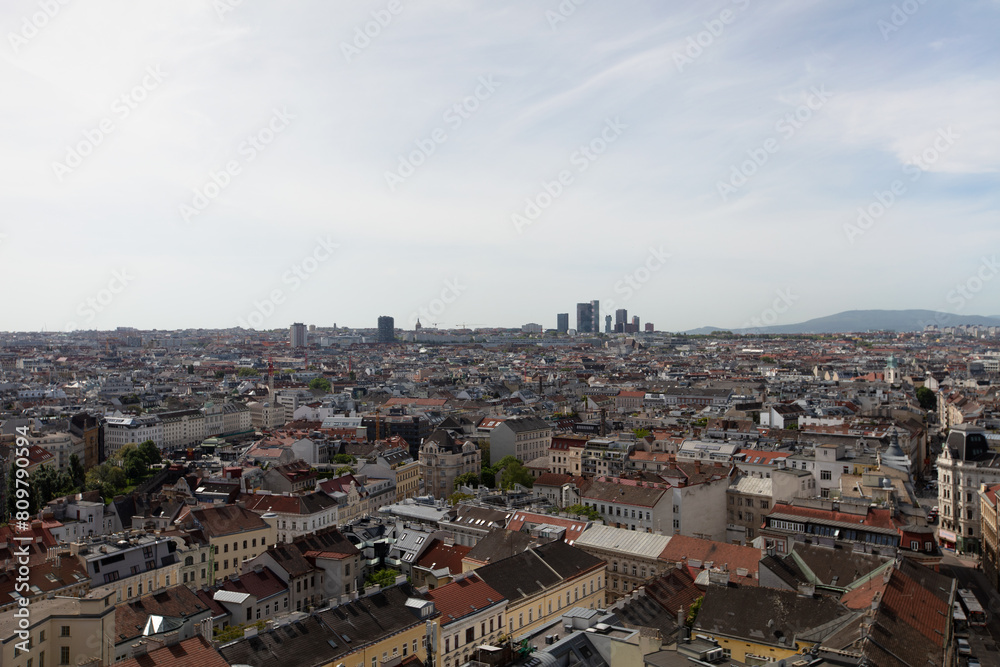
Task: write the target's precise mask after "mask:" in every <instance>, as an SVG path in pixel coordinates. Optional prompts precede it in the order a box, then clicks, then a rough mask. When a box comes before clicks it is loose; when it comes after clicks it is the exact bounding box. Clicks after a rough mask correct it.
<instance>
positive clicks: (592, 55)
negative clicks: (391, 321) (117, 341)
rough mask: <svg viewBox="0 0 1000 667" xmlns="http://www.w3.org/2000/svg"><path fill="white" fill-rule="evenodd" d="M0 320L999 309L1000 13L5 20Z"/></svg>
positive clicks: (178, 5) (704, 316)
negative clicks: (596, 306)
mask: <svg viewBox="0 0 1000 667" xmlns="http://www.w3.org/2000/svg"><path fill="white" fill-rule="evenodd" d="M0 33H2V35H3V40H2V43H0V90H2V94H0V119H2V121H3V122H2V124H3V132H2V134H0V211H2V213H0V276H2V280H3V282H4V284H5V286H6V289H4V292H3V294H4V296H3V303H4V306H5V307H4V308H3V309H2V310H0V330H7V331H25V330H47V331H59V330H76V329H111V328H115V327H118V326H133V327H138V328H143V329H152V328H157V329H180V328H193V327H205V328H227V327H234V326H244V327H251V328H256V329H280V328H287V327H288V325H289V324H290V323H292V322H296V321H298V322H305V323H307V324H315V325H317V326H320V327H325V326H333V325H334V324H337V325H338V326H341V327H343V326H347V327H374V326H375V325H376V321H377V318H378V317H379V316H380V315H390V316H393V317H394V318H395V321H396V326H397V327H401V328H410V327H411V326H412V324H413V323H414V322H415V321H416V319H417V318H419V319H420V320H421V323H422V324H423V325H424V326H438V327H440V328H453V327H456V326H463V325H465V326H469V327H481V326H520V325H522V324H525V323H529V322H532V323H540V324H542V325H543V326H545V327H546V328H553V327H555V325H556V314H557V313H564V312H566V313H570V326H571V327H573V326H575V324H576V323H575V312H576V303H577V302H583V301H591V300H595V299H596V300H600V302H601V315H602V317H603V315H604V314H606V313H611V312H612V311H613V310H614V309H617V308H626V309H627V310H628V314H629V317H631V316H632V315H638V316H639V317H640V320H641V322H642V323H645V322H653V323H654V324H655V325H656V328H657V329H658V330H669V331H680V330H686V329H691V328H695V327H700V326H705V325H714V326H720V327H723V328H737V327H743V326H751V323H752V322H755V321H756V322H760V323H761V324H789V323H793V322H800V321H804V320H807V319H810V318H813V317H821V316H825V315H829V314H832V313H836V312H839V311H843V310H851V309H868V308H886V309H903V308H927V309H932V310H942V311H946V312H952V313H958V314H979V315H994V314H998V313H1000V280H993V279H994V278H996V277H997V274H998V273H1000V264H998V263H997V259H996V255H995V254H994V251H995V250H996V249H997V247H998V240H1000V224H998V223H1000V216H998V213H1000V187H998V185H1000V177H998V163H1000V124H998V121H997V118H998V117H1000V116H998V109H1000V51H998V46H1000V40H998V39H997V35H998V34H1000V2H998V1H997V0H979V1H962V0H958V1H949V2H944V1H942V0H905V1H901V2H900V1H897V2H873V1H872V0H861V1H857V2H851V1H846V0H845V1H843V2H835V3H831V2H816V1H803V0H772V1H770V2H762V1H760V0H725V1H712V2H706V1H701V2H695V1H677V2H669V3H667V2H653V1H649V2H638V1H637V2H614V3H611V2H596V1H595V0H589V1H588V0H562V1H561V2H558V1H556V0H541V1H523V2H522V1H519V0H514V1H510V2H499V3H498V2H478V1H474V2H461V3H457V2H445V1H443V0H440V1H439V0H423V1H422V2H419V3H418V2H408V1H406V0H374V1H365V2H352V3H341V2H336V3H333V2H319V1H316V2H305V1H301V2H298V1H289V2H281V3H277V2H262V1H260V0H169V1H167V0H160V1H150V2H142V3H136V2H128V1H126V0H118V1H104V0H88V1H87V2H81V1H78V0H62V1H60V0H34V1H28V0H4V2H3V3H2V5H0Z"/></svg>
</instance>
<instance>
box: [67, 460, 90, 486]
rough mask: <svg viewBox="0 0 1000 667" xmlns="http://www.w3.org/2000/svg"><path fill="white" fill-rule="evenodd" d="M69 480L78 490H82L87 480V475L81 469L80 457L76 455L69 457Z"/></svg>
mask: <svg viewBox="0 0 1000 667" xmlns="http://www.w3.org/2000/svg"><path fill="white" fill-rule="evenodd" d="M69 478H70V481H72V482H73V486H75V487H76V488H78V489H82V488H83V484H84V482H85V481H86V480H87V473H86V471H84V469H83V464H82V463H80V457H79V456H77V455H76V454H70V455H69Z"/></svg>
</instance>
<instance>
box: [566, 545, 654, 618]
mask: <svg viewBox="0 0 1000 667" xmlns="http://www.w3.org/2000/svg"><path fill="white" fill-rule="evenodd" d="M671 539H672V538H670V537H667V536H666V535H658V534H655V533H654V534H649V533H639V532H634V531H631V530H625V529H623V528H614V527H613V526H591V527H590V528H588V529H587V530H585V531H584V532H583V534H582V535H580V537H579V538H578V539H577V540H576V541H575V542H574V543H573V546H575V547H577V548H579V549H582V550H583V551H586V552H587V553H589V554H591V555H592V556H595V557H597V558H599V559H601V560H602V561H603V562H604V563H605V567H604V569H605V581H604V595H605V599H604V600H603V602H602V604H601V606H603V605H604V604H608V605H610V604H613V603H614V602H615V601H616V600H618V599H620V598H623V597H625V596H626V595H628V594H629V593H630V592H631V591H634V590H635V589H636V588H638V587H640V586H643V585H644V584H646V583H647V582H648V581H650V580H652V579H654V578H656V577H657V576H658V575H659V574H663V572H664V571H665V570H666V569H667V568H666V567H665V566H664V564H663V563H662V562H660V560H659V558H660V554H661V553H662V552H663V550H664V548H666V546H667V542H669V541H670V540H671Z"/></svg>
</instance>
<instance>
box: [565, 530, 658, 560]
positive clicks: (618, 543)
mask: <svg viewBox="0 0 1000 667" xmlns="http://www.w3.org/2000/svg"><path fill="white" fill-rule="evenodd" d="M669 541H670V537H668V536H667V535H657V534H655V533H640V532H638V531H634V530H625V529H623V528H614V527H613V526H591V527H590V528H588V529H587V530H585V531H583V534H581V535H580V537H578V538H577V539H576V542H575V543H574V544H575V546H578V547H581V548H585V547H588V546H589V547H594V548H595V549H608V550H611V551H621V552H623V553H628V554H634V555H636V556H644V557H646V558H658V557H659V555H660V554H661V553H663V550H664V549H665V548H666V546H667V542H669Z"/></svg>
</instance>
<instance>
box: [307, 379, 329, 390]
mask: <svg viewBox="0 0 1000 667" xmlns="http://www.w3.org/2000/svg"><path fill="white" fill-rule="evenodd" d="M330 386H331V385H330V381H329V380H327V379H326V378H325V377H315V378H313V379H312V380H310V381H309V388H310V389H319V390H320V391H325V392H327V393H329V392H330Z"/></svg>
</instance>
